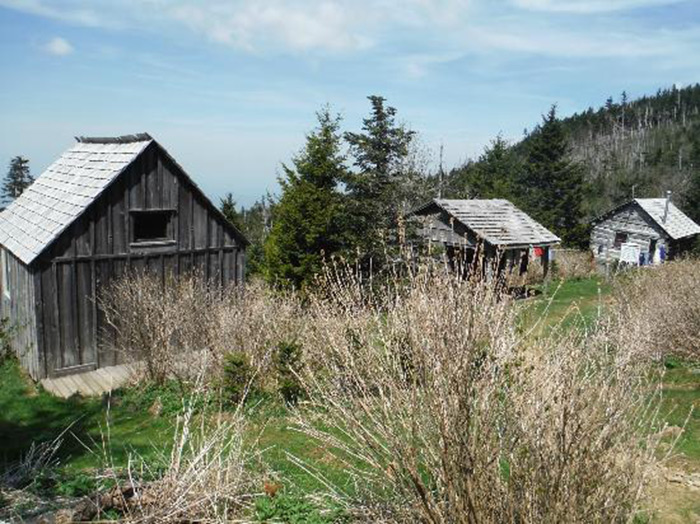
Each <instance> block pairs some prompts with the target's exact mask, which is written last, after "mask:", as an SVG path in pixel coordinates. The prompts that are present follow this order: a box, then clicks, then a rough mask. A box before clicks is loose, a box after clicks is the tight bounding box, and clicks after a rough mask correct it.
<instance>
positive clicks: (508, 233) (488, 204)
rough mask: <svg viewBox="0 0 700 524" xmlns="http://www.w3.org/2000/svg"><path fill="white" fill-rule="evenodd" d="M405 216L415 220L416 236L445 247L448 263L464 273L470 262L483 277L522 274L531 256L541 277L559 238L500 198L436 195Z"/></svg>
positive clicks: (545, 272) (547, 266) (470, 265)
mask: <svg viewBox="0 0 700 524" xmlns="http://www.w3.org/2000/svg"><path fill="white" fill-rule="evenodd" d="M408 216H409V217H416V218H417V219H418V220H419V221H420V226H419V228H418V234H419V236H420V237H422V238H423V239H424V240H425V241H427V242H430V243H431V244H433V245H441V246H442V247H444V249H445V252H446V254H447V260H448V262H449V264H450V266H451V267H452V268H453V269H454V270H455V271H458V272H462V273H463V274H464V275H465V276H466V274H467V273H468V272H469V271H471V270H473V268H474V265H475V261H478V263H479V264H480V268H481V269H480V270H481V271H482V272H484V273H485V274H486V275H487V276H490V275H492V274H494V272H495V273H502V272H507V273H510V272H513V271H517V272H519V273H521V274H522V273H525V272H526V271H527V266H528V263H529V260H530V258H534V259H539V262H540V263H541V264H542V265H543V269H544V274H545V276H546V275H547V271H548V269H549V261H550V258H551V250H552V248H553V246H555V245H557V244H559V242H560V239H559V237H557V236H556V235H555V234H553V233H552V232H551V231H549V230H548V229H547V228H545V227H544V226H543V225H542V224H540V223H539V222H537V221H536V220H534V219H533V218H532V217H530V216H529V215H528V214H527V213H525V212H524V211H522V210H520V209H518V208H517V207H516V206H515V205H513V204H512V203H511V202H509V201H508V200H503V199H485V200H478V199H471V200H450V199H440V198H436V199H433V200H431V201H430V202H428V203H426V204H424V205H423V206H421V207H419V208H417V209H415V210H413V211H411V212H410V213H409V214H408ZM535 254H536V255H537V256H534V255H535Z"/></svg>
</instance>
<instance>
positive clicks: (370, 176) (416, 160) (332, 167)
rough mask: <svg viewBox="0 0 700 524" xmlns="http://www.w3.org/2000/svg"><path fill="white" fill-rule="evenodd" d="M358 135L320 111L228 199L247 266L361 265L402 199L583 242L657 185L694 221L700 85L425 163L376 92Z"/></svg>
mask: <svg viewBox="0 0 700 524" xmlns="http://www.w3.org/2000/svg"><path fill="white" fill-rule="evenodd" d="M367 98H368V100H369V104H370V111H369V114H368V115H367V117H366V118H364V119H363V121H362V125H361V127H360V129H359V130H357V131H349V130H344V129H343V120H342V117H341V116H340V115H338V114H335V113H334V112H333V111H332V110H331V108H330V107H323V108H321V110H319V111H318V113H317V124H316V126H315V127H314V128H313V129H312V130H311V131H310V132H309V133H308V134H307V135H306V139H305V143H304V145H303V147H302V148H301V149H300V151H299V152H298V153H297V154H296V155H295V156H294V157H292V158H291V159H290V161H289V162H286V163H282V165H281V175H280V177H279V183H280V192H279V194H278V195H271V194H269V193H268V194H266V195H264V196H263V197H262V198H260V199H259V200H258V201H257V202H255V203H254V204H253V205H252V206H249V207H241V206H238V205H237V203H236V201H235V199H234V197H233V194H228V195H226V196H225V197H224V198H223V199H221V202H220V207H221V209H222V211H223V212H224V214H225V215H226V216H227V218H228V219H229V220H230V221H231V222H232V223H233V224H234V225H235V226H236V227H238V228H239V229H240V230H241V231H242V232H243V233H244V234H245V235H246V236H247V237H248V239H249V240H250V241H251V245H250V247H249V250H248V253H247V259H248V264H247V271H248V273H249V274H256V275H261V276H263V277H265V278H266V279H268V280H269V281H270V282H274V283H277V284H284V285H289V286H293V287H296V288H300V287H303V286H305V285H308V284H309V283H311V282H312V280H313V279H314V278H315V276H316V275H317V274H318V272H319V271H320V269H321V268H322V266H323V263H324V259H330V258H331V257H334V256H342V257H344V258H346V259H350V260H352V261H355V262H357V263H359V264H360V266H361V267H364V268H368V267H369V266H371V265H372V264H377V263H378V262H379V261H380V260H386V256H385V255H386V254H387V252H389V254H391V251H392V250H393V249H395V248H396V246H397V244H398V240H399V235H400V231H399V227H398V226H399V222H400V219H401V217H402V216H403V215H404V214H405V213H406V212H407V211H408V210H410V209H411V208H413V207H415V206H417V205H419V204H422V203H425V202H427V201H428V200H429V199H431V198H434V197H436V196H438V195H440V196H442V197H444V198H504V199H508V200H510V201H512V202H513V203H514V204H516V205H517V206H518V207H520V208H521V209H523V210H524V211H525V212H527V213H528V214H530V215H531V216H532V217H533V218H535V219H536V220H538V221H539V222H540V223H542V224H543V225H544V226H545V227H547V228H548V229H550V230H551V231H552V232H554V233H555V234H556V235H558V236H559V237H560V238H561V239H562V241H563V244H564V245H566V246H571V247H579V248H585V247H586V246H587V243H588V224H589V222H590V220H591V219H592V218H594V217H595V216H597V215H599V214H600V213H602V212H604V211H605V210H607V209H609V208H610V207H612V206H614V205H617V204H619V203H621V202H623V201H625V200H628V199H629V198H631V197H632V196H658V195H660V194H662V192H663V191H665V190H666V189H671V190H673V191H674V193H675V195H676V199H677V201H679V203H680V204H681V207H682V208H683V210H684V211H686V212H687V213H688V214H689V215H690V216H691V217H692V218H694V219H695V220H696V221H700V85H695V86H690V87H687V88H684V89H678V88H675V87H674V88H672V89H666V90H659V92H658V93H657V94H656V95H655V96H651V97H642V98H640V99H637V100H632V101H630V100H629V98H628V95H627V94H626V93H624V92H623V93H622V95H621V96H620V98H619V100H618V101H615V99H614V98H613V97H609V98H608V100H607V101H606V103H605V104H604V105H603V106H602V107H601V108H600V109H598V110H594V109H592V108H589V109H588V110H586V111H583V112H581V113H577V114H574V115H572V116H570V117H567V118H564V119H560V118H559V117H558V115H557V107H556V105H554V106H552V107H551V109H550V110H549V111H548V112H547V113H546V114H545V115H543V117H542V120H541V122H540V123H539V124H538V125H537V126H535V127H534V128H533V129H532V130H530V131H527V130H526V132H525V135H524V137H523V139H522V140H520V141H519V142H517V143H508V142H507V141H506V140H504V139H503V137H502V136H500V135H498V136H496V137H495V138H494V139H493V140H492V141H491V143H490V144H489V145H487V146H486V147H485V149H484V151H483V153H482V154H481V155H480V156H479V157H478V158H476V159H472V160H468V161H467V162H465V163H464V164H463V165H460V166H457V167H454V168H452V169H450V170H449V171H448V172H444V171H443V169H442V162H440V166H439V167H438V168H437V169H436V168H435V167H434V166H432V164H431V162H430V161H429V159H427V158H426V155H425V154H424V153H423V151H422V150H421V148H420V143H419V139H418V134H417V132H416V131H415V130H412V129H409V128H408V127H407V126H406V125H404V124H402V123H400V122H399V121H398V120H397V110H396V108H394V107H392V106H391V105H389V104H388V103H387V100H386V99H385V98H384V97H382V96H378V95H372V96H369V97H367ZM32 181H33V178H32V176H31V174H30V171H29V161H28V160H27V159H26V158H24V157H22V156H17V157H15V158H13V159H12V160H11V161H10V166H9V169H8V173H7V176H6V177H5V180H4V182H3V184H2V198H3V199H4V202H5V203H7V202H10V201H12V200H13V199H14V198H16V197H17V196H19V195H20V194H21V192H22V191H23V190H24V189H25V188H26V187H27V186H28V185H29V184H31V182H32Z"/></svg>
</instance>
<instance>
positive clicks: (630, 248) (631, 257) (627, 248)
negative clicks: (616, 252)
mask: <svg viewBox="0 0 700 524" xmlns="http://www.w3.org/2000/svg"><path fill="white" fill-rule="evenodd" d="M623 262H624V263H626V264H633V265H635V266H638V265H639V246H638V245H636V244H622V246H620V263H623Z"/></svg>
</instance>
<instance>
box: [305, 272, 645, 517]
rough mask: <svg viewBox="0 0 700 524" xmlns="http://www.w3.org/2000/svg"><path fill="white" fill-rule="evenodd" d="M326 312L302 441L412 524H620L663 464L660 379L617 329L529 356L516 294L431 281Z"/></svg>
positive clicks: (332, 288) (339, 282)
mask: <svg viewBox="0 0 700 524" xmlns="http://www.w3.org/2000/svg"><path fill="white" fill-rule="evenodd" d="M364 289H365V287H364V286H363V285H362V284H361V283H359V282H357V281H353V280H352V279H350V278H349V276H348V274H344V275H343V276H342V277H341V278H331V279H329V281H328V283H327V288H326V290H325V292H324V293H323V295H322V296H319V297H317V298H316V299H314V300H312V301H311V306H310V310H309V316H308V321H309V322H310V323H311V324H312V325H313V329H311V330H309V331H310V333H313V337H314V338H313V339H307V340H306V343H307V345H310V346H311V347H314V348H315V350H316V351H318V353H319V355H320V354H323V355H324V360H323V366H315V367H314V366H310V367H308V368H307V373H306V374H305V375H304V376H303V379H304V384H305V386H306V388H307V394H308V396H309V402H308V403H307V404H306V405H305V406H302V408H301V409H300V411H299V412H298V414H297V422H298V424H299V426H300V429H301V430H302V431H304V432H306V433H307V434H308V435H309V436H310V437H312V438H314V439H316V440H317V441H319V442H321V443H323V444H324V445H325V446H326V447H327V449H328V450H329V452H331V453H333V454H334V455H335V456H336V458H337V459H338V460H341V461H343V462H344V463H345V464H346V467H347V468H348V470H349V471H350V472H352V474H353V476H354V479H355V482H356V485H357V486H358V487H359V488H360V489H361V491H364V495H365V497H366V500H367V501H368V507H370V508H371V507H383V508H384V509H386V507H387V505H388V506H389V507H390V508H391V509H392V515H393V516H392V518H393V519H395V520H403V521H406V522H415V521H421V522H431V523H448V522H449V523H462V522H463V523H474V522H603V521H604V522H613V521H614V522H617V521H627V520H629V519H631V518H633V517H634V515H635V514H636V513H637V512H638V511H639V510H640V507H641V505H642V503H643V498H644V493H645V486H646V483H647V481H648V479H649V476H650V474H651V472H652V471H653V470H654V465H655V463H656V456H655V453H654V452H655V449H656V441H657V438H658V437H656V436H649V432H648V430H649V429H650V428H651V426H652V424H653V423H654V422H655V415H656V412H655V406H656V400H657V397H656V395H655V389H654V386H653V383H652V382H650V379H649V373H648V369H647V368H646V367H645V366H644V365H643V364H641V363H640V362H639V361H638V360H634V359H631V358H629V355H628V354H627V353H626V352H625V351H624V349H622V348H619V347H616V346H613V345H612V344H611V343H610V338H609V336H608V334H607V333H606V332H605V331H604V330H599V331H597V332H596V334H595V335H586V334H578V333H576V334H571V335H570V336H568V337H561V336H560V337H558V338H557V339H556V340H554V339H552V340H548V341H544V342H542V343H540V345H539V346H538V347H534V348H533V347H532V346H531V345H528V344H524V341H523V340H522V339H521V337H520V335H519V334H518V332H517V331H516V329H515V325H516V322H515V311H514V308H513V307H512V304H511V301H510V299H509V297H508V296H506V295H503V294H500V293H499V292H498V291H497V290H495V289H494V287H493V286H491V285H487V284H484V283H482V282H476V281H471V282H467V281H462V280H457V279H455V278H453V277H451V276H450V275H447V274H445V273H444V272H441V271H439V270H423V271H420V272H419V273H418V274H415V275H413V276H412V277H411V278H410V279H409V281H408V282H407V283H404V285H398V286H390V287H389V288H387V289H385V290H384V292H383V293H381V297H382V299H381V300H379V301H378V300H377V299H376V296H377V295H376V293H372V295H371V296H367V294H366V292H365V291H364Z"/></svg>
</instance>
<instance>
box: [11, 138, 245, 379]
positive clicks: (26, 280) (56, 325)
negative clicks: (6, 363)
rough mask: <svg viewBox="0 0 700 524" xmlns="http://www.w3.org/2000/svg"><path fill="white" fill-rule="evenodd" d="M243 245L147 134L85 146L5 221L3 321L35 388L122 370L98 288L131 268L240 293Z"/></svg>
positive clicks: (84, 141) (51, 170) (88, 141)
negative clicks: (236, 288) (189, 276)
mask: <svg viewBox="0 0 700 524" xmlns="http://www.w3.org/2000/svg"><path fill="white" fill-rule="evenodd" d="M247 244H248V241H247V240H246V239H245V238H244V236H243V235H242V234H241V233H240V232H239V231H238V230H237V229H236V228H235V227H234V226H232V225H231V223H229V222H228V220H226V218H225V217H224V215H223V214H222V213H221V212H220V211H219V209H218V208H217V207H216V206H215V205H213V204H212V202H211V201H210V200H209V199H208V198H207V197H206V196H205V195H204V193H203V192H202V191H201V190H200V189H199V188H198V187H197V185H196V184H195V183H194V182H193V181H192V179H191V178H190V177H189V176H188V175H187V173H185V171H184V169H183V168H182V167H181V166H180V165H179V164H178V163H177V162H176V161H175V160H174V159H173V157H172V156H170V154H169V153H168V152H167V151H166V150H165V149H164V148H163V147H162V146H161V145H160V144H159V143H158V142H156V141H155V140H154V139H153V138H151V137H150V136H149V135H148V134H138V135H129V136H121V137H115V138H78V139H77V143H76V144H75V145H74V146H73V147H71V148H70V149H69V150H68V151H66V152H65V153H63V155H61V157H60V158H58V160H56V161H55V162H54V163H53V164H51V165H50V166H49V167H48V168H47V170H46V171H45V172H44V173H43V174H42V175H41V176H40V177H39V178H37V180H36V181H35V182H34V183H33V184H32V185H31V186H30V187H29V188H27V189H26V190H25V191H24V193H22V195H21V196H20V197H19V198H17V199H16V200H15V201H14V202H12V203H11V204H10V205H9V206H8V207H7V208H6V209H5V210H4V211H3V212H2V213H0V265H1V268H0V269H1V271H0V274H1V277H2V278H1V282H0V285H1V286H2V289H1V291H0V315H1V316H2V317H3V318H8V319H9V321H10V325H11V326H12V329H13V337H12V346H13V349H14V351H15V352H16V354H17V355H18V358H19V360H20V362H21V364H22V366H23V367H24V368H25V369H26V370H27V371H28V372H29V374H30V375H31V376H32V377H33V378H34V379H36V380H39V379H42V378H45V377H60V376H64V375H69V374H74V373H80V372H85V371H91V370H94V369H96V368H101V367H106V366H113V365H117V364H121V363H122V358H123V357H122V355H120V354H117V353H116V352H115V351H114V350H113V344H110V340H108V338H109V337H110V336H112V335H111V333H112V331H111V330H109V329H105V328H106V321H105V319H104V316H103V314H102V311H101V310H100V307H99V300H98V297H99V295H100V290H101V288H103V287H104V286H105V285H106V284H108V283H109V282H110V281H112V279H115V278H119V277H120V276H123V275H125V274H128V273H129V272H130V271H134V270H139V271H151V272H154V273H156V274H160V275H163V276H165V275H166V274H172V275H175V276H177V275H181V274H185V273H188V272H191V271H198V272H199V273H200V274H201V275H203V276H204V277H206V278H207V279H208V280H209V282H211V283H213V284H214V285H220V286H222V287H223V286H227V285H229V284H231V283H240V282H242V281H243V276H244V266H245V249H246V245H247Z"/></svg>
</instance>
